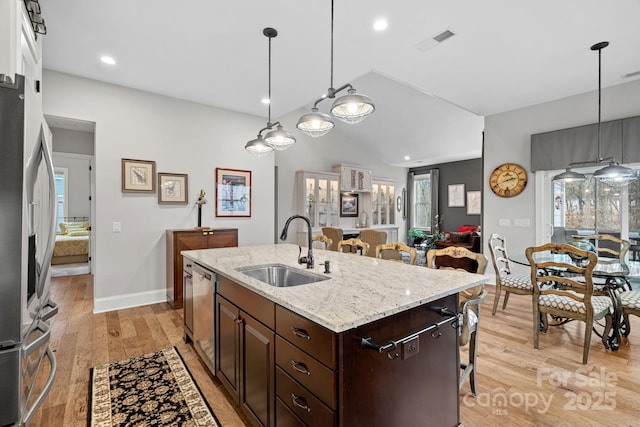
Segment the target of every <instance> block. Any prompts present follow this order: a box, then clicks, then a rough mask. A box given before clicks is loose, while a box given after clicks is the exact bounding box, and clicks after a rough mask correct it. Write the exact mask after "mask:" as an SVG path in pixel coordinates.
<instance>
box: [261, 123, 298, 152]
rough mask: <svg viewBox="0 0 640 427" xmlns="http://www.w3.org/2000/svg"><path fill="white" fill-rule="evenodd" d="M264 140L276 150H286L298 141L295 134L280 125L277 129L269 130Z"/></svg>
mask: <svg viewBox="0 0 640 427" xmlns="http://www.w3.org/2000/svg"><path fill="white" fill-rule="evenodd" d="M264 141H265V142H266V143H267V145H269V146H271V147H273V149H274V150H286V149H287V148H289V147H290V146H292V145H293V144H295V143H296V139H295V138H294V137H293V135H291V133H289V132H287V131H286V130H284V129H282V126H280V125H278V126H277V127H276V130H272V131H270V132H267V134H266V135H265V136H264Z"/></svg>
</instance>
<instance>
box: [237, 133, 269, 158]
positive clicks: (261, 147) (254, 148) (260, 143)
mask: <svg viewBox="0 0 640 427" xmlns="http://www.w3.org/2000/svg"><path fill="white" fill-rule="evenodd" d="M244 149H245V150H247V151H248V152H249V153H251V154H253V155H254V156H256V157H264V156H266V155H267V154H269V153H271V152H272V151H273V147H272V146H270V145H268V144H267V143H265V142H264V139H263V138H262V135H258V137H257V138H256V139H252V140H251V141H249V142H247V145H245V146H244Z"/></svg>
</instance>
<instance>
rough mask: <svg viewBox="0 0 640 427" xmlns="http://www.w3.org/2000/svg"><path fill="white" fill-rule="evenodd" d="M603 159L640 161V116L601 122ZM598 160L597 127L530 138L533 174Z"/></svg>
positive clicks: (625, 161) (559, 131) (590, 126)
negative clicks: (611, 157)
mask: <svg viewBox="0 0 640 427" xmlns="http://www.w3.org/2000/svg"><path fill="white" fill-rule="evenodd" d="M601 131H602V144H601V153H600V157H601V158H607V157H610V156H613V157H614V158H615V159H616V160H618V161H619V162H620V163H621V164H628V163H636V162H640V116H636V117H629V118H626V119H620V120H612V121H609V122H602V123H601ZM597 158H598V124H597V123H594V124H591V125H585V126H579V127H574V128H569V129H562V130H556V131H552V132H544V133H538V134H534V135H531V171H532V172H536V171H539V170H560V169H564V168H566V167H567V165H568V164H569V163H572V162H589V161H593V160H595V159H597Z"/></svg>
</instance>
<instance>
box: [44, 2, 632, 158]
mask: <svg viewBox="0 0 640 427" xmlns="http://www.w3.org/2000/svg"><path fill="white" fill-rule="evenodd" d="M41 3H42V9H43V16H44V18H45V20H46V24H47V29H48V34H47V35H46V36H44V37H45V38H44V67H45V68H47V69H51V70H56V71H61V72H65V73H70V74H75V75H79V76H83V77H88V78H92V79H96V80H101V81H105V82H110V83H114V84H118V85H122V86H127V87H131V88H136V89H141V90H145V91H150V92H154V93H159V94H163V95H168V96H172V97H177V98H181V99H186V100H191V101H195V102H199V103H203V104H208V105H213V106H217V107H222V108H226V109H230V110H234V111H239V112H243V113H248V114H253V115H256V116H260V117H264V118H265V119H266V116H267V107H266V106H265V105H264V104H262V103H261V99H262V98H265V97H266V96H267V82H268V80H267V76H268V74H267V70H268V68H267V66H268V55H267V52H268V50H267V49H268V43H267V39H266V37H265V36H263V34H262V29H263V28H264V27H274V28H276V29H277V30H278V32H279V35H278V36H277V37H276V38H275V39H274V40H273V42H272V105H271V108H272V110H271V111H272V117H274V118H278V117H282V116H284V115H287V114H289V113H291V112H294V111H297V110H300V112H302V110H301V109H307V110H308V109H309V107H310V106H311V105H312V104H313V101H314V100H315V99H317V98H318V97H319V96H320V95H321V94H323V93H325V92H326V90H327V88H328V87H329V86H330V10H331V2H330V0H323V1H313V2H311V1H300V0H271V1H264V0H234V1H227V2H221V1H211V0H191V1H189V2H176V1H168V0H137V1H125V0H111V1H97V0H92V1H79V0H41ZM639 16H640V2H639V1H637V0H616V1H615V2H605V1H601V0H561V1H558V0H537V1H530V2H517V1H512V0H486V1H476V0H450V1H434V0H402V1H398V2H389V1H383V0H335V21H334V22H335V23H334V25H335V29H334V87H338V86H341V85H342V84H344V83H347V82H351V83H352V84H353V85H354V86H355V87H356V88H357V89H358V92H361V93H364V94H366V95H368V96H370V97H371V98H372V99H373V100H374V102H375V103H376V112H375V113H374V115H372V116H371V117H370V118H367V119H366V120H365V121H363V122H362V123H360V124H357V125H352V126H347V125H344V126H339V130H340V131H342V132H345V133H346V134H348V135H349V136H350V137H351V138H352V139H353V140H354V141H355V142H356V143H360V144H363V145H364V144H366V145H367V146H369V147H370V148H371V149H372V150H373V151H374V152H376V153H378V154H379V156H380V158H381V159H382V160H383V161H384V162H386V163H389V164H398V165H405V166H410V165H416V164H420V163H437V162H440V161H453V160H459V159H464V158H473V157H478V156H479V155H480V150H481V135H480V132H481V130H482V123H483V121H482V118H483V117H484V116H486V115H491V114H496V113H500V112H504V111H508V110H512V109H516V108H520V107H525V106H528V105H533V104H538V103H541V102H545V101H550V100H554V99H558V98H563V97H566V96H570V95H575V94H578V93H584V92H589V91H594V90H595V89H597V82H598V80H597V70H598V69H597V54H596V53H594V52H592V51H591V50H590V49H589V47H590V46H591V45H592V44H594V43H596V42H599V41H603V40H607V41H609V42H610V43H611V45H610V46H609V47H608V48H607V49H605V50H604V51H603V69H602V84H603V87H607V86H612V85H617V84H621V83H624V82H627V81H630V80H632V79H637V78H640V54H639V52H640V25H638V17H639ZM378 18H386V19H387V20H388V24H389V25H388V28H387V29H386V30H384V31H380V32H378V31H375V30H373V22H374V21H375V20H376V19H378ZM445 30H449V31H451V32H452V33H454V34H455V35H454V36H453V37H451V38H449V39H447V40H445V41H444V42H442V43H438V42H436V41H435V40H433V37H434V36H436V35H438V34H440V33H442V32H443V31H445ZM103 55H109V56H112V57H113V58H114V59H115V60H116V65H113V66H108V65H105V64H103V63H102V62H101V61H100V57H101V56H103ZM634 73H636V74H634ZM630 74H631V76H629V75H630ZM329 102H330V101H324V102H323V103H321V104H320V107H321V111H324V112H327V111H328V107H329ZM325 104H326V105H325ZM596 108H597V107H596V104H595V98H594V120H596V119H597V116H596V114H597V113H596ZM289 130H290V131H293V132H294V134H295V133H297V130H296V129H291V128H290V129H289ZM252 135H253V130H252V132H251V135H249V134H248V136H247V137H248V138H250V137H251V136H252ZM330 135H331V134H328V135H326V136H324V138H330ZM244 142H246V141H239V142H238V143H240V144H244ZM405 155H407V156H410V157H411V160H410V161H407V160H405V159H404V156H405Z"/></svg>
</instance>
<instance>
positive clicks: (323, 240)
mask: <svg viewBox="0 0 640 427" xmlns="http://www.w3.org/2000/svg"><path fill="white" fill-rule="evenodd" d="M311 240H312V241H313V242H320V243H322V244H323V245H324V249H326V250H328V251H330V250H331V246H332V245H333V240H331V239H330V238H328V237H327V236H325V235H324V234H316V235H315V236H313V237H311Z"/></svg>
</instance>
